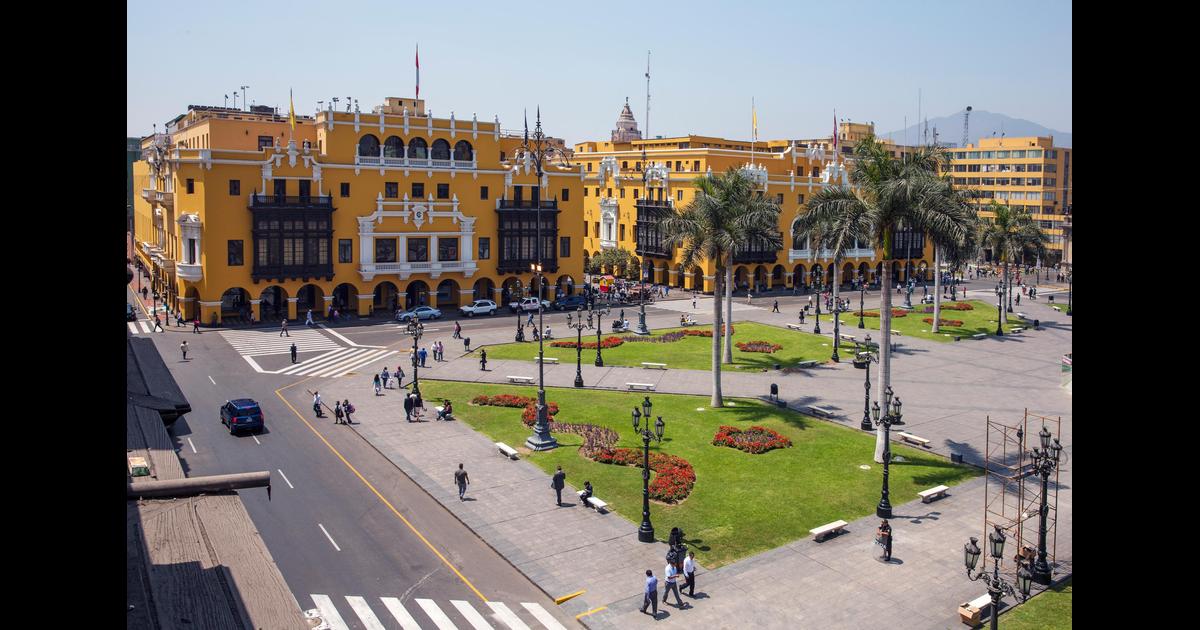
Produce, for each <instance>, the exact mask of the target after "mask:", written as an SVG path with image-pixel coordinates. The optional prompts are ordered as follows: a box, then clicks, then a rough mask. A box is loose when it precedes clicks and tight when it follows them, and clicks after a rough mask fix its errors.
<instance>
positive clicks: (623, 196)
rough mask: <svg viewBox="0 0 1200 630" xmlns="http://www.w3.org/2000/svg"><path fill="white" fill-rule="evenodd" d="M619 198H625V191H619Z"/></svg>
mask: <svg viewBox="0 0 1200 630" xmlns="http://www.w3.org/2000/svg"><path fill="white" fill-rule="evenodd" d="M621 198H622V199H624V198H625V189H624V188H622V189H621Z"/></svg>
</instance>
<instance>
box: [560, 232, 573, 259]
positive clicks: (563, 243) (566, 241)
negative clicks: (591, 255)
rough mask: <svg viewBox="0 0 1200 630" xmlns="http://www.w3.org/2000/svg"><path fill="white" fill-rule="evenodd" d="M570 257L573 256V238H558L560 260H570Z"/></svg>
mask: <svg viewBox="0 0 1200 630" xmlns="http://www.w3.org/2000/svg"><path fill="white" fill-rule="evenodd" d="M570 256H571V237H570V236H560V237H558V257H559V258H568V257H570Z"/></svg>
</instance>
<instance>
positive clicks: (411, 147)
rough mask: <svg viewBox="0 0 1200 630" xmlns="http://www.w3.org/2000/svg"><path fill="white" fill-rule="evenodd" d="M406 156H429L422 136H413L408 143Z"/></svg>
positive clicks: (427, 147) (427, 146)
mask: <svg viewBox="0 0 1200 630" xmlns="http://www.w3.org/2000/svg"><path fill="white" fill-rule="evenodd" d="M408 157H410V158H427V157H429V145H427V144H425V139H424V138H413V139H412V140H411V141H410V142H409V143H408Z"/></svg>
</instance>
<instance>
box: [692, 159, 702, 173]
mask: <svg viewBox="0 0 1200 630" xmlns="http://www.w3.org/2000/svg"><path fill="white" fill-rule="evenodd" d="M692 170H693V171H699V170H700V160H693V161H692Z"/></svg>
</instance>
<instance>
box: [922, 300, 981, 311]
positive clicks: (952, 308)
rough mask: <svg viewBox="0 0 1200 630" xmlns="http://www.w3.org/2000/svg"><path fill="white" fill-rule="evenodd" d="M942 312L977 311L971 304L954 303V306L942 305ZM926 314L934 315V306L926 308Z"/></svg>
mask: <svg viewBox="0 0 1200 630" xmlns="http://www.w3.org/2000/svg"><path fill="white" fill-rule="evenodd" d="M942 310H943V311H973V310H975V307H974V306H971V305H970V304H969V303H967V302H956V303H954V304H943V305H942ZM924 312H926V313H932V312H933V307H932V306H926V307H925V309H924Z"/></svg>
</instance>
